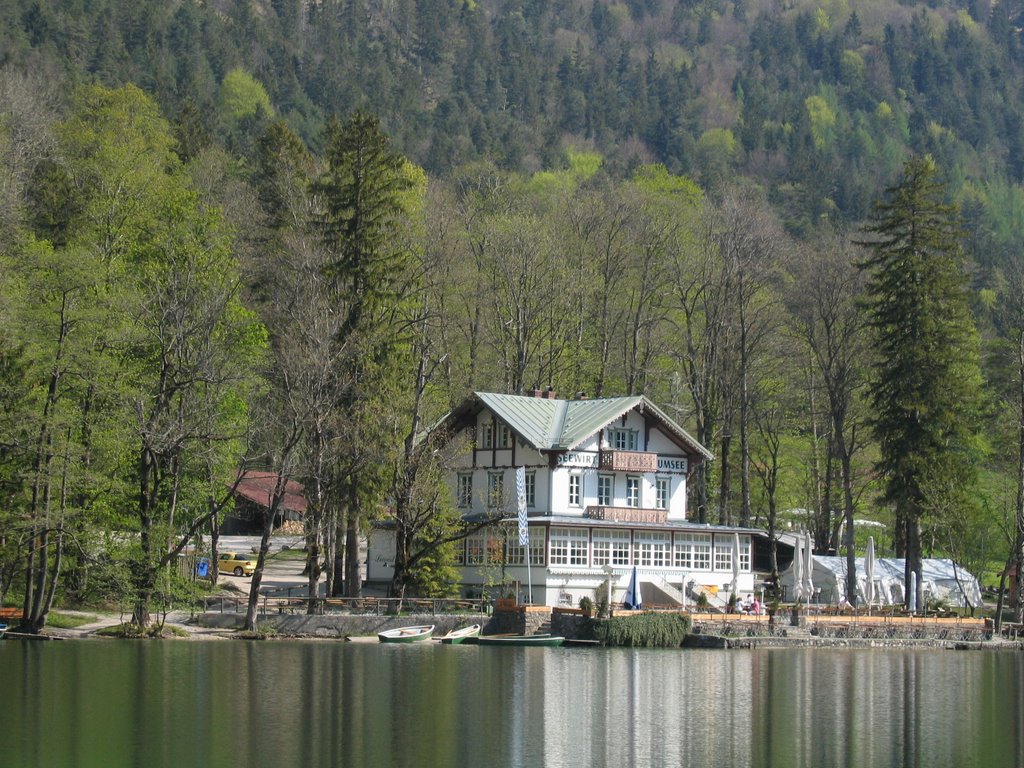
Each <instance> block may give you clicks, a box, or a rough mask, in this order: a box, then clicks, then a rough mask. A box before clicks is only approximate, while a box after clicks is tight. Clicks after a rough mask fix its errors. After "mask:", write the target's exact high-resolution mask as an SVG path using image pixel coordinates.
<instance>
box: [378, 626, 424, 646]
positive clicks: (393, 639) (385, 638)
mask: <svg viewBox="0 0 1024 768" xmlns="http://www.w3.org/2000/svg"><path fill="white" fill-rule="evenodd" d="M433 634H434V625H433V624H430V625H429V626H416V627H400V628H398V629H389V630H386V631H384V632H378V633H377V639H378V640H380V642H382V643H422V642H426V641H427V640H429V639H430V638H431V636H432V635H433Z"/></svg>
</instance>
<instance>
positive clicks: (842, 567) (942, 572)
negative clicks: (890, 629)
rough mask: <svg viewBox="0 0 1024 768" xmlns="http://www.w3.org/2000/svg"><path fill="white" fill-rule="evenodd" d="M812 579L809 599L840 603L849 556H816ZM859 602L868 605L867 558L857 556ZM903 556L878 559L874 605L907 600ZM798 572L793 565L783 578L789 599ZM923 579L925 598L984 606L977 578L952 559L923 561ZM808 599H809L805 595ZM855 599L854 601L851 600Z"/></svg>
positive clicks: (791, 597)
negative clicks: (812, 586) (812, 593)
mask: <svg viewBox="0 0 1024 768" xmlns="http://www.w3.org/2000/svg"><path fill="white" fill-rule="evenodd" d="M812 562H813V567H812V572H811V579H812V581H813V582H814V595H813V597H812V598H811V600H810V602H816V603H832V604H836V603H840V602H842V600H843V599H844V598H845V597H846V558H845V557H826V556H824V555H815V556H814V558H813V561H812ZM856 567H857V604H858V605H865V604H866V601H865V599H864V595H865V591H866V590H865V572H864V558H863V557H858V558H857V560H856ZM903 567H904V561H903V559H902V558H878V559H876V560H875V574H874V587H875V588H874V600H873V601H872V604H873V605H893V604H901V603H903V602H904V600H903V597H904V586H903ZM798 575H799V574H798V573H796V572H795V571H794V567H793V566H792V565H791V566H790V567H789V569H788V570H786V571H784V572H783V573H782V575H781V577H780V582H781V586H782V588H783V590H784V592H783V597H784V599H786V600H792V599H794V595H796V590H797V584H796V578H797V577H798ZM921 580H922V582H923V584H924V597H925V600H942V601H944V602H945V603H946V604H947V605H950V606H956V607H965V606H966V605H973V606H979V605H981V588H980V587H979V585H978V580H977V579H976V578H974V576H973V575H971V574H970V573H968V572H967V571H966V570H964V569H963V568H962V567H960V566H958V565H956V564H955V563H954V562H953V561H952V560H937V559H925V560H923V561H922V562H921ZM805 601H806V598H805ZM851 602H852V601H851Z"/></svg>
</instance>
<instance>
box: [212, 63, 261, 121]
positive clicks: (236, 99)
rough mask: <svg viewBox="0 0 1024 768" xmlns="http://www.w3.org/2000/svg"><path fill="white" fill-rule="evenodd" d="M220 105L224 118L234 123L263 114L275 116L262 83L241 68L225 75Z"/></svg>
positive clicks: (221, 87) (236, 68)
mask: <svg viewBox="0 0 1024 768" xmlns="http://www.w3.org/2000/svg"><path fill="white" fill-rule="evenodd" d="M220 103H221V109H223V111H224V116H225V117H226V118H227V119H228V120H231V121H232V122H238V121H240V120H244V119H246V118H251V117H256V116H257V115H261V114H262V115H264V116H266V117H273V116H274V108H273V107H272V106H271V104H270V96H268V95H267V91H266V89H265V88H264V87H263V85H262V83H260V82H259V81H258V80H257V79H256V78H254V77H253V76H252V75H250V74H249V73H248V72H246V71H245V70H244V69H242V68H241V67H235V68H234V69H232V70H230V71H229V72H228V73H227V74H226V75H224V81H223V82H222V83H221V85H220Z"/></svg>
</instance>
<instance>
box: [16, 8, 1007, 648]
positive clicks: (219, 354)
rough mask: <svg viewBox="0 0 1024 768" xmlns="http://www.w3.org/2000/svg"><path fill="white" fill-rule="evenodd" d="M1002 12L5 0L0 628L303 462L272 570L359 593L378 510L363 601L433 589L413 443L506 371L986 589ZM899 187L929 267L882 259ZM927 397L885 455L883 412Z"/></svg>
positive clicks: (117, 575) (999, 486)
mask: <svg viewBox="0 0 1024 768" xmlns="http://www.w3.org/2000/svg"><path fill="white" fill-rule="evenodd" d="M1019 13H1020V9H1019V8H1016V7H1015V6H1014V5H1013V4H1008V3H999V4H997V5H989V4H986V3H984V2H972V3H969V4H967V5H966V6H965V7H962V8H961V7H957V6H956V5H955V4H954V5H941V4H929V5H913V4H891V5H890V4H882V3H876V4H870V5H864V6H862V7H857V8H856V9H851V8H850V7H849V6H848V5H847V4H846V3H844V2H838V1H837V2H832V3H828V4H825V5H823V6H812V5H809V4H802V3H799V2H794V3H789V4H782V3H760V4H759V3H755V2H742V1H740V2H736V3H728V2H715V1H714V0H708V2H693V3H691V2H669V0H642V1H641V0H637V1H636V2H627V3H622V4H608V3H603V2H599V1H597V0H594V1H593V2H579V3H576V2H569V3H553V2H546V1H545V0H535V1H534V2H528V1H527V2H508V3H499V2H477V3H474V2H471V1H469V0H467V1H466V2H450V1H449V0H422V1H421V2H413V1H412V0H400V1H399V2H391V3H383V2H379V1H378V0H366V1H363V2H361V1H360V0H352V1H351V2H332V1H331V0H324V1H323V2H297V1H294V0H272V1H271V2H267V3H260V2H256V3H246V2H227V0H225V1H224V2H219V3H218V2H213V3H194V2H188V1H187V0H186V1H185V2H178V3H148V2H132V3H128V2H119V1H118V0H109V1H105V0H95V2H38V1H36V2H23V1H22V0H13V1H12V2H10V3H6V4H4V6H3V8H0V19H2V22H3V23H2V24H0V180H2V181H0V596H2V597H5V598H6V597H8V596H9V595H16V596H17V597H18V599H19V600H22V601H23V604H24V606H25V613H26V624H27V625H28V628H29V629H34V630H36V631H37V630H38V629H39V628H40V627H41V626H42V624H43V623H45V616H46V614H47V612H48V611H49V609H50V606H51V605H52V604H53V603H54V601H58V602H60V601H66V602H72V603H73V602H81V601H87V602H88V601H93V602H95V601H102V600H108V601H118V602H121V603H122V604H125V605H129V606H130V607H131V610H132V612H133V615H134V618H135V620H136V623H137V624H138V625H139V626H145V625H146V624H147V623H148V622H149V611H150V609H151V608H152V607H155V606H157V605H159V604H161V601H166V600H167V599H170V597H169V595H170V594H171V593H172V592H173V584H171V583H170V582H167V583H165V581H166V573H167V572H168V569H167V568H166V566H167V564H168V563H172V562H173V561H174V560H175V558H176V557H177V555H178V554H179V553H180V552H181V551H182V550H183V549H184V548H185V547H186V546H190V545H191V544H192V543H193V542H194V540H195V537H196V536H197V535H200V534H203V535H206V536H212V537H213V541H212V546H213V548H214V551H216V546H217V544H216V535H215V531H216V521H217V520H218V519H219V518H220V517H221V516H222V515H223V514H224V513H225V511H226V509H227V508H228V507H229V505H230V493H229V492H228V490H229V488H230V486H231V485H232V483H233V482H234V480H235V478H236V476H237V472H238V470H239V468H242V467H259V468H269V469H273V470H276V471H280V472H282V473H283V474H284V475H289V476H293V477H298V478H301V479H302V480H303V481H304V483H305V485H306V488H307V495H308V496H309V498H310V502H311V511H310V514H309V516H308V519H309V523H310V526H309V531H308V549H309V558H310V578H311V581H312V580H315V579H316V578H318V577H319V573H318V568H319V566H320V564H321V563H324V564H325V566H326V568H327V570H328V578H329V581H330V584H331V587H330V589H331V590H332V592H333V593H334V594H342V593H347V594H352V593H355V592H357V591H358V589H359V584H358V570H357V565H358V564H357V562H356V558H354V557H351V556H348V557H347V556H346V552H347V551H348V552H354V551H356V550H355V547H356V545H357V539H358V535H359V533H360V531H361V530H362V529H365V526H366V525H367V524H368V521H369V520H370V519H372V518H376V517H378V516H380V515H387V516H389V517H390V518H391V520H392V522H393V523H394V524H395V525H396V527H397V530H398V531H399V542H400V545H401V547H400V548H401V550H402V552H401V553H400V557H403V558H404V562H403V563H401V567H400V568H399V569H398V570H397V572H396V583H395V585H394V588H395V590H396V592H397V593H399V594H401V593H404V592H405V590H406V589H409V590H412V591H416V592H422V593H431V594H438V593H443V592H444V591H445V590H446V589H447V588H448V581H449V577H450V571H449V570H447V566H448V564H449V562H450V559H449V557H448V555H447V553H446V546H447V545H448V544H449V543H450V542H451V541H452V540H453V539H454V538H455V537H458V536H459V535H462V534H463V533H464V529H462V528H461V527H460V523H459V521H458V519H457V516H456V515H454V514H453V512H452V510H451V509H450V507H449V504H448V503H447V502H446V501H445V499H446V494H445V493H444V492H442V491H441V490H439V489H441V488H442V485H441V484H442V483H443V474H444V460H445V455H444V451H443V450H441V448H440V446H442V445H443V444H444V438H445V436H443V435H436V434H433V433H431V432H430V431H429V430H428V429H427V428H428V427H429V425H431V424H434V423H436V420H437V418H438V416H439V415H441V414H442V413H443V412H444V411H445V410H446V409H447V408H449V407H451V406H452V405H453V404H454V403H457V402H459V401H460V400H461V399H462V398H463V397H465V396H466V394H467V393H468V392H470V391H473V390H493V391H503V392H522V391H524V390H528V389H533V388H537V387H542V386H551V387H554V388H555V389H556V390H558V391H559V392H560V393H562V394H563V395H567V396H573V395H575V394H576V393H586V394H587V395H588V396H597V397H600V396H602V395H619V394H631V393H644V394H647V395H648V396H650V397H651V398H652V399H654V400H655V401H656V402H658V403H660V404H662V405H663V406H664V407H665V408H666V409H668V411H669V412H670V413H672V414H673V415H674V416H675V417H676V418H678V420H679V421H680V423H682V424H683V425H685V426H686V427H687V428H688V429H691V430H692V431H693V433H694V435H695V436H696V437H697V438H698V439H699V440H700V441H701V442H703V443H704V444H705V445H707V446H708V447H709V448H710V449H711V450H712V451H713V452H714V453H715V456H716V460H715V462H714V463H713V464H712V466H711V468H710V470H709V472H708V473H706V474H700V475H698V476H695V477H694V478H693V479H692V489H693V501H692V508H693V509H694V510H695V511H694V516H695V517H696V518H697V519H699V520H700V521H702V522H720V523H734V524H742V525H757V526H762V527H768V528H769V529H770V530H773V531H774V530H777V528H778V527H779V526H781V525H784V524H788V523H793V524H796V525H799V526H806V527H808V528H810V529H811V530H812V531H813V534H814V538H815V545H816V548H817V549H818V550H820V551H844V545H845V544H846V536H847V534H848V532H849V531H851V530H852V529H853V522H854V521H855V520H858V519H865V518H867V519H870V520H873V521H876V522H881V523H884V524H886V525H887V526H888V531H889V533H888V534H887V538H888V540H887V541H884V542H881V543H882V545H883V546H884V547H885V548H887V549H889V550H892V551H895V552H897V553H900V554H902V553H904V552H908V551H913V550H915V549H916V550H917V552H918V554H920V553H921V552H923V553H925V554H928V553H943V554H949V555H953V556H955V557H956V558H957V559H958V560H960V561H961V562H962V563H963V564H965V565H966V566H967V567H969V568H970V569H972V570H974V571H976V572H977V573H979V574H988V580H989V581H991V580H993V579H997V578H998V575H995V576H993V574H998V572H999V571H1001V570H1002V567H1003V565H1004V564H1005V563H1006V562H1007V557H1008V555H1009V554H1010V553H1012V552H1013V551H1014V549H1015V547H1014V542H1015V541H1016V550H1017V551H1018V552H1019V550H1020V547H1021V540H1020V535H1021V534H1020V532H1019V527H1020V525H1021V523H1020V520H1021V519H1024V518H1022V516H1021V508H1022V506H1024V497H1022V495H1021V491H1020V488H1021V476H1022V472H1024V470H1021V467H1022V466H1024V464H1022V463H1021V456H1022V455H1024V454H1022V446H1024V438H1021V436H1020V435H1021V433H1020V431H1019V430H1020V426H1019V425H1020V424H1021V423H1022V412H1024V411H1022V408H1024V390H1022V389H1021V387H1022V384H1021V381H1022V378H1024V353H1022V352H1021V350H1022V349H1024V306H1022V305H1021V300H1022V299H1021V296H1022V295H1024V290H1022V288H1024V270H1022V269H1021V263H1022V258H1021V257H1022V254H1021V253H1020V248H1021V244H1020V238H1019V233H1020V232H1021V229H1022V226H1021V225H1022V217H1024V195H1022V187H1021V181H1022V177H1024V160H1022V159H1021V158H1022V157H1024V104H1022V97H1021V91H1020V88H1019V87H1018V84H1019V83H1020V82H1021V81H1022V77H1024V71H1022V68H1024V51H1022V50H1021V45H1022V41H1021V35H1020V31H1019V24H1020V21H1021V20H1020V19H1019V18H1018V15H1019ZM915 158H916V160H915ZM908 162H909V164H908ZM914 163H917V165H914ZM915 168H916V169H917V171H915V170H914V169H915ZM922 168H926V169H928V170H927V174H926V175H928V177H929V179H931V174H933V173H934V176H935V178H934V179H933V180H931V181H929V182H928V183H929V184H932V186H928V185H925V186H927V189H928V190H931V191H930V192H929V193H928V195H924V193H921V194H922V195H924V196H923V197H921V198H920V200H921V201H924V203H925V205H924V214H921V211H920V210H919V209H918V207H917V203H916V202H915V203H914V204H907V203H905V202H901V201H902V200H904V198H905V197H906V195H907V194H909V193H908V186H907V185H908V184H910V180H912V179H914V178H917V177H916V176H915V173H918V172H919V171H920V170H921V169H922ZM923 188H924V187H922V189H923ZM929 195H930V196H929ZM915 200H917V198H915ZM919 214H920V215H925V218H923V219H922V222H923V223H924V224H926V225H927V226H926V227H924V228H923V229H922V230H921V231H927V232H929V233H933V234H934V239H932V240H927V239H926V240H922V242H921V244H920V247H918V245H916V244H914V245H913V248H912V250H913V251H914V252H915V253H916V252H917V251H918V250H920V251H921V252H925V253H932V254H938V255H940V256H941V259H939V260H937V261H926V262H923V263H921V264H918V263H916V262H913V261H911V260H908V259H909V257H907V255H906V254H905V253H903V251H901V248H902V247H903V242H904V239H905V238H904V235H903V234H901V233H902V231H903V230H902V229H901V227H902V225H903V224H905V223H906V222H907V221H910V222H911V223H912V224H913V223H914V222H916V221H917V220H916V219H915V218H914V217H915V216H917V215H919ZM929 216H930V218H929ZM939 220H941V226H940V225H939V223H937V222H938V221H939ZM911 231H914V232H916V231H917V230H916V229H915V228H914V227H911ZM893 233H896V234H893ZM892 259H895V261H893V260H892ZM892 264H895V265H896V266H895V272H894V273H893V274H894V275H895V277H887V273H886V272H885V269H886V268H887V266H891V265H892ZM935 264H939V265H940V266H939V267H936V266H934V265H935ZM908 270H909V271H908ZM907 274H914V275H918V276H920V275H924V276H925V277H924V278H922V279H920V280H915V281H911V282H910V283H907V284H905V285H904V284H901V283H900V280H901V279H902V277H901V276H905V275H907ZM928 275H935V276H936V277H935V279H931V278H928V277H927V276H928ZM940 278H941V279H940ZM886 280H891V281H892V282H890V283H886ZM894 286H896V287H894ZM918 287H922V290H924V289H925V288H927V289H928V290H931V293H928V292H927V291H924V292H922V293H917V292H916V289H917V288H918ZM912 297H917V298H919V299H920V302H919V305H915V306H914V307H911V308H909V309H908V307H907V306H906V305H909V303H910V299H911V298H912ZM897 299H906V300H905V301H903V302H902V305H904V306H902V307H901V306H900V305H901V302H900V301H897ZM961 305H962V306H963V308H964V311H963V312H961V311H960V310H959V309H958V307H960V306H961ZM922 307H924V308H925V309H926V310H927V311H926V312H923V313H921V312H919V311H918V310H920V309H921V308H922ZM897 309H904V310H906V311H910V310H911V309H913V310H914V311H915V312H917V313H918V314H916V315H913V317H915V318H919V319H920V322H921V333H920V336H921V338H925V337H926V338H927V339H928V340H929V341H928V345H927V347H928V348H927V349H926V350H925V353H922V354H916V353H917V352H920V351H921V349H920V348H919V349H917V350H914V349H912V350H910V351H911V352H914V353H915V354H908V355H907V356H905V357H901V356H900V355H901V354H903V353H904V352H907V350H906V349H905V348H901V347H899V346H898V341H899V339H896V340H895V341H894V340H893V338H892V336H893V334H892V331H893V329H894V328H898V327H900V324H901V321H900V320H893V319H892V317H891V313H892V312H894V311H896V310H897ZM887 312H889V313H890V315H886V313H887ZM930 317H936V318H942V320H943V322H931V321H930V320H929V319H928V318H930ZM915 322H916V320H915ZM887 333H888V334H889V336H886V334H887ZM922 348H923V347H922ZM900 366H902V368H901V367H900ZM909 373H913V374H915V375H914V376H910V375H909ZM887 377H888V378H887ZM919 380H920V384H921V390H920V391H915V392H910V391H909V386H908V388H904V389H903V390H900V391H898V392H896V391H895V390H894V389H893V388H892V384H893V382H894V381H906V382H910V381H913V382H918V381H919ZM936 383H938V384H942V385H943V386H941V387H938V386H932V387H931V389H930V390H928V391H929V392H930V394H929V395H928V396H929V397H931V398H932V399H931V400H929V401H928V402H927V406H928V407H930V408H931V410H930V411H929V410H928V408H925V409H924V412H925V413H926V416H925V421H926V422H928V424H930V425H932V426H935V428H934V429H932V430H930V431H929V430H918V432H924V433H927V434H925V436H924V438H921V437H920V435H912V434H909V433H908V434H907V435H906V437H905V439H906V440H907V441H909V442H907V443H904V444H902V449H901V445H896V446H895V447H894V444H893V440H892V437H891V436H892V434H893V432H892V431H890V432H889V433H884V432H882V431H880V429H882V428H883V427H884V425H885V421H886V419H887V418H890V416H891V414H889V413H888V409H887V405H888V404H889V403H890V402H897V401H899V402H903V401H904V400H909V399H912V398H915V397H922V396H923V395H921V392H923V391H925V390H927V385H928V384H936ZM947 384H948V385H949V386H945V385H947ZM887 386H888V388H887ZM936 389H942V393H936V392H935V390H936ZM894 392H895V394H893V393H894ZM950 393H953V394H950ZM954 395H955V396H954ZM936 425H937V426H936ZM913 440H919V443H918V444H919V445H922V446H925V448H922V449H921V452H916V453H915V452H908V451H907V450H906V445H909V444H910V443H911V442H913ZM901 451H902V452H901ZM903 454H907V455H911V454H912V455H913V456H914V457H916V458H917V459H918V461H919V464H918V466H917V467H916V468H915V467H911V468H910V469H907V468H906V466H905V464H906V463H904V464H900V462H899V458H900V457H901V456H902V455H903ZM939 468H941V469H942V471H941V472H940V471H939ZM965 468H966V469H968V470H969V471H965ZM901 473H903V474H901ZM940 474H941V476H939V475H940ZM897 475H898V476H900V477H902V478H903V480H904V481H906V480H907V478H908V477H911V478H912V479H913V482H904V483H903V485H900V484H899V483H895V484H894V480H893V478H894V476H897ZM954 486H955V487H954ZM281 492H282V493H283V487H282V489H281ZM794 510H797V511H794ZM907 510H911V511H909V512H908V511H907ZM908 515H909V517H908ZM909 519H912V520H913V521H914V523H915V526H912V527H907V525H906V523H907V521H908V520H909ZM267 524H268V525H269V523H267ZM124 532H132V533H133V534H137V535H133V536H129V537H126V536H124V535H123V533H124ZM908 548H909V550H908ZM851 551H852V550H851ZM263 555H265V551H264V553H263ZM263 555H261V563H262V557H263ZM172 581H173V580H172ZM257 585H258V577H257ZM254 592H255V590H254ZM250 614H252V608H251V609H250ZM251 621H252V618H251V615H250V623H251Z"/></svg>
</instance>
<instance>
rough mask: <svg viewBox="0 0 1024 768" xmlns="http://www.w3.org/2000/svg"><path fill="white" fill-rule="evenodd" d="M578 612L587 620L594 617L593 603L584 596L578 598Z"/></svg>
mask: <svg viewBox="0 0 1024 768" xmlns="http://www.w3.org/2000/svg"><path fill="white" fill-rule="evenodd" d="M580 610H581V611H583V617H584V618H587V619H589V618H590V617H591V616H593V615H594V601H593V600H591V599H590V598H589V597H587V596H586V595H584V596H583V597H581V598H580Z"/></svg>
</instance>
